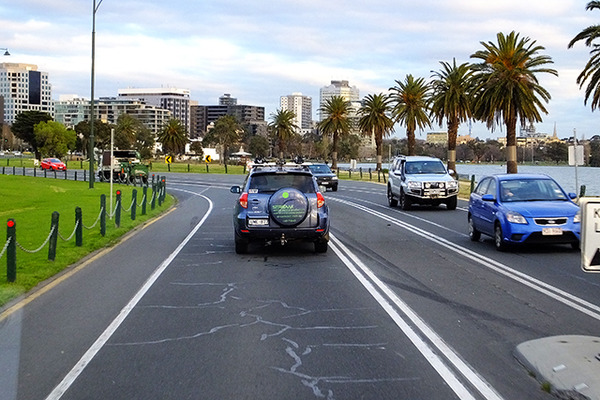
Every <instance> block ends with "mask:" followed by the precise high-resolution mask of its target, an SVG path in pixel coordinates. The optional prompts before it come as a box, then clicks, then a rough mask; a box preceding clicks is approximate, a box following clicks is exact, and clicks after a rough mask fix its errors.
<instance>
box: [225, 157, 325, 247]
mask: <svg viewBox="0 0 600 400" xmlns="http://www.w3.org/2000/svg"><path fill="white" fill-rule="evenodd" d="M231 192H232V193H238V194H240V197H239V199H238V201H237V202H236V204H235V209H234V215H233V230H234V240H235V251H236V253H238V254H243V253H246V252H247V251H248V245H249V244H250V243H251V242H257V243H262V244H271V243H281V244H282V245H284V244H286V243H287V242H288V241H291V240H303V241H309V242H313V243H314V246H315V251H316V252H318V253H324V252H326V251H327V248H328V242H329V210H328V207H327V204H326V203H325V198H324V197H323V195H322V194H321V192H320V191H319V188H318V186H317V181H316V179H315V178H314V177H313V175H312V173H311V172H310V170H309V169H308V167H307V166H305V165H297V164H285V165H273V164H268V165H255V166H253V167H251V169H250V172H249V173H248V176H247V177H246V180H245V182H244V184H243V185H242V186H241V187H240V186H233V187H232V188H231Z"/></svg>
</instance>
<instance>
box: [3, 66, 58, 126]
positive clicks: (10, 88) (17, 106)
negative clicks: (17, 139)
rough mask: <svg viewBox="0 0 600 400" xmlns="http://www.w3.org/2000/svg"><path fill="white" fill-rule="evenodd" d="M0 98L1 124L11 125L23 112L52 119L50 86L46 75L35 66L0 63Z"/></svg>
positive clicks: (52, 108)
mask: <svg viewBox="0 0 600 400" xmlns="http://www.w3.org/2000/svg"><path fill="white" fill-rule="evenodd" d="M0 97H2V103H3V104H4V106H3V112H4V117H3V118H4V119H3V122H5V123H7V124H10V125H12V124H13V123H14V122H15V118H16V116H17V115H19V114H20V113H22V112H24V111H41V112H46V113H48V114H50V115H52V117H54V104H53V102H52V86H51V85H50V82H49V80H48V73H47V72H42V71H38V67H37V65H33V64H21V63H0Z"/></svg>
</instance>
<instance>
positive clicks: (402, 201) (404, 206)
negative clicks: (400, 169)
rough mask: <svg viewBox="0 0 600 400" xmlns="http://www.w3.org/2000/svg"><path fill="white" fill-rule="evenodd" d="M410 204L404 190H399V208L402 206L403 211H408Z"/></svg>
mask: <svg viewBox="0 0 600 400" xmlns="http://www.w3.org/2000/svg"><path fill="white" fill-rule="evenodd" d="M411 205H412V203H411V201H410V199H409V198H408V196H407V195H405V194H404V191H403V190H401V191H400V208H402V209H403V210H404V211H408V210H410V206H411Z"/></svg>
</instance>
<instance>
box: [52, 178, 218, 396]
mask: <svg viewBox="0 0 600 400" xmlns="http://www.w3.org/2000/svg"><path fill="white" fill-rule="evenodd" d="M171 190H180V191H182V192H186V193H190V194H193V195H195V196H199V197H202V198H203V199H205V200H206V201H208V204H209V207H208V211H207V212H206V214H205V215H204V217H202V219H201V220H200V222H198V223H197V224H196V226H195V227H194V229H192V231H191V232H190V233H189V234H188V235H187V236H186V238H185V239H183V241H182V242H181V243H180V244H179V246H177V248H176V249H175V250H174V251H173V252H172V253H171V254H170V255H169V256H168V257H167V258H166V259H165V260H164V261H163V262H162V263H161V264H160V265H159V266H158V268H157V269H156V270H155V271H154V272H153V273H152V275H151V276H150V277H149V278H148V280H147V281H146V282H145V283H144V285H143V286H142V287H141V288H140V290H139V291H138V292H137V293H136V294H135V295H134V296H133V298H132V299H131V300H130V301H129V303H127V305H125V307H123V309H122V310H121V312H120V313H119V315H117V317H116V318H115V319H114V320H113V321H112V322H111V323H110V325H109V326H108V327H107V328H106V329H105V330H104V332H102V334H101V335H100V336H99V337H98V339H96V341H95V342H94V344H92V346H91V347H90V348H89V349H88V350H87V351H86V352H85V354H84V355H83V356H82V357H81V359H80V360H79V361H78V362H77V364H75V366H74V367H73V368H72V369H71V371H69V373H68V374H67V375H66V376H65V377H64V379H63V380H62V381H61V382H60V383H59V384H58V386H56V387H55V388H54V390H52V392H51V393H50V394H49V395H48V397H46V400H58V399H60V398H61V397H62V396H63V394H65V392H66V391H67V390H68V389H69V388H70V387H71V385H72V384H73V382H75V380H76V379H77V377H79V375H80V374H81V373H82V372H83V370H84V369H85V368H86V367H87V365H88V364H89V363H90V362H91V361H92V359H93V358H94V357H95V356H96V354H97V353H98V352H99V351H100V349H102V347H104V345H105V344H106V342H108V340H109V339H110V337H111V336H112V335H113V334H114V333H115V332H116V330H117V329H118V328H119V326H121V324H122V323H123V321H125V319H126V318H127V316H128V315H129V313H130V312H131V311H132V310H133V309H134V307H135V306H136V305H137V304H138V303H139V301H140V300H141V299H142V297H144V295H145V294H146V292H148V290H150V288H151V287H152V285H153V284H154V282H156V280H157V279H158V278H159V277H160V275H162V273H163V272H164V271H165V270H166V269H167V267H168V266H169V265H170V264H171V262H172V261H173V260H174V259H175V257H176V256H177V255H178V254H179V253H180V252H181V250H183V248H184V247H185V246H186V244H187V243H188V242H189V241H190V240H191V239H192V237H193V236H194V235H195V234H196V232H197V231H198V230H199V229H200V227H202V225H203V224H204V222H205V221H206V219H207V218H208V216H209V215H210V213H211V212H212V209H213V202H212V201H211V200H210V199H209V198H208V197H206V196H204V195H202V194H199V193H195V192H190V191H187V190H183V189H176V188H171Z"/></svg>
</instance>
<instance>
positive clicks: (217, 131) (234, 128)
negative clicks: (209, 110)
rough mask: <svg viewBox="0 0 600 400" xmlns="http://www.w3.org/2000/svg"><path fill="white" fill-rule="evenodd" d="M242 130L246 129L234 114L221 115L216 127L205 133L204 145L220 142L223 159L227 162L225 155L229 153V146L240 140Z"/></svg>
mask: <svg viewBox="0 0 600 400" xmlns="http://www.w3.org/2000/svg"><path fill="white" fill-rule="evenodd" d="M242 132H244V130H243V129H242V127H241V126H240V124H239V123H238V121H237V119H236V118H235V117H234V116H233V115H224V116H222V117H219V119H218V120H217V121H216V122H215V125H214V128H212V129H211V130H209V131H208V132H207V133H206V135H204V139H202V145H203V146H205V147H208V146H210V145H212V144H218V145H219V146H220V147H221V151H222V157H221V159H222V160H224V161H225V164H227V160H226V158H225V157H226V156H227V155H228V153H229V148H230V147H231V146H233V145H234V144H237V143H238V142H239V141H240V138H241V133H242Z"/></svg>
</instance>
